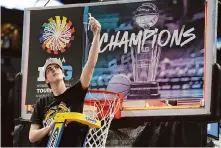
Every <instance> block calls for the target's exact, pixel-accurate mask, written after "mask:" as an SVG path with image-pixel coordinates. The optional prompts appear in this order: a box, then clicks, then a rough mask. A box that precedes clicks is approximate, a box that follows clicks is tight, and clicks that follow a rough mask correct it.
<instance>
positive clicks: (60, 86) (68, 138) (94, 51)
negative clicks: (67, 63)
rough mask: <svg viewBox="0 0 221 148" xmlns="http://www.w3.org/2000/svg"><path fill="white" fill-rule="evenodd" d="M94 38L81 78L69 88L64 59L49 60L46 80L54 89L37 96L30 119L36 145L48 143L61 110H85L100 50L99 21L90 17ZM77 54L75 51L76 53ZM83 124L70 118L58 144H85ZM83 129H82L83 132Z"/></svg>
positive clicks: (46, 68) (47, 61) (30, 137)
mask: <svg viewBox="0 0 221 148" xmlns="http://www.w3.org/2000/svg"><path fill="white" fill-rule="evenodd" d="M90 25H91V31H92V32H93V41H92V46H91V49H90V53H89V56H88V61H87V63H86V65H85V67H84V68H83V71H82V74H81V76H80V79H79V81H78V82H77V83H76V84H75V85H73V86H72V87H70V88H67V87H66V86H65V83H64V80H63V79H64V74H63V72H62V63H61V61H60V60H58V59H57V58H51V59H48V60H46V63H45V65H44V75H45V81H46V83H47V84H48V86H49V88H51V90H52V94H51V96H50V97H46V98H40V99H39V100H37V102H36V105H35V108H34V111H33V114H32V116H31V119H30V122H31V127H30V132H29V140H30V141H31V142H32V143H36V145H37V146H42V147H46V146H47V142H48V139H49V135H50V131H51V130H52V129H53V126H54V122H53V117H54V116H55V115H56V113H58V112H79V113H82V112H83V104H84V98H85V95H86V93H87V90H88V86H89V84H90V81H91V77H92V75H93V71H94V67H95V65H96V62H97V59H98V52H99V50H100V47H99V40H100V30H101V25H100V23H99V22H98V21H97V20H96V19H95V18H93V17H90ZM73 56H74V55H73ZM84 128H86V126H83V125H82V124H80V123H76V122H71V123H69V124H68V125H67V126H66V127H65V128H64V132H63V135H62V138H61V140H60V144H59V147H66V146H68V147H82V145H83V142H84V136H85V133H84V130H83V129H84ZM82 132H83V133H82Z"/></svg>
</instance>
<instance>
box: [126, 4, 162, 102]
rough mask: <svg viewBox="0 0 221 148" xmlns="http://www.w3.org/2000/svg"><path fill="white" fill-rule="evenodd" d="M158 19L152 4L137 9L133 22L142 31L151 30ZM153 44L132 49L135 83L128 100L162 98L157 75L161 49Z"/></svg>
mask: <svg viewBox="0 0 221 148" xmlns="http://www.w3.org/2000/svg"><path fill="white" fill-rule="evenodd" d="M149 15H150V16H149ZM158 17H159V12H158V10H157V7H156V6H155V5H154V4H151V3H144V4H142V6H140V7H138V8H137V10H136V12H135V16H134V18H133V20H134V21H135V24H136V25H138V26H139V27H141V28H142V29H149V28H150V27H152V26H153V25H155V24H156V22H157V20H158ZM152 44H153V43H152V40H146V41H145V42H144V43H143V44H142V47H141V49H140V50H138V49H137V46H134V47H132V48H131V58H132V68H133V76H134V82H133V83H132V84H131V87H130V93H129V95H128V96H127V99H156V98H159V97H160V94H159V93H158V88H159V84H158V83H157V82H156V73H157V68H158V63H159V60H160V54H161V47H160V46H159V45H158V44H157V43H156V44H154V45H152Z"/></svg>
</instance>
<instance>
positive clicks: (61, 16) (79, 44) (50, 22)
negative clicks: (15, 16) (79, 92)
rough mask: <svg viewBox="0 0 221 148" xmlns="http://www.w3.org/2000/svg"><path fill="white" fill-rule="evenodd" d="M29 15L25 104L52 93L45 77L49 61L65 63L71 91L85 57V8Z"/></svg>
mask: <svg viewBox="0 0 221 148" xmlns="http://www.w3.org/2000/svg"><path fill="white" fill-rule="evenodd" d="M30 15H31V16H30V42H29V59H28V79H27V99H26V104H34V103H35V102H36V100H37V99H38V98H41V97H44V96H46V95H48V94H49V93H50V89H49V88H48V86H47V84H46V83H45V77H44V74H43V66H44V64H45V61H46V59H48V58H55V57H56V58H59V59H60V60H61V61H62V63H63V69H64V73H65V83H66V85H67V86H68V87H69V86H71V84H72V83H75V82H76V81H77V79H79V78H80V74H81V71H82V64H81V63H82V54H83V52H82V51H83V40H82V38H83V20H82V19H83V8H74V9H73V8H65V9H59V10H57V9H50V10H43V11H39V10H33V11H31V14H30Z"/></svg>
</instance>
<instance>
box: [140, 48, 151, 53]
mask: <svg viewBox="0 0 221 148" xmlns="http://www.w3.org/2000/svg"><path fill="white" fill-rule="evenodd" d="M149 51H150V47H143V48H141V52H142V53H144V52H149Z"/></svg>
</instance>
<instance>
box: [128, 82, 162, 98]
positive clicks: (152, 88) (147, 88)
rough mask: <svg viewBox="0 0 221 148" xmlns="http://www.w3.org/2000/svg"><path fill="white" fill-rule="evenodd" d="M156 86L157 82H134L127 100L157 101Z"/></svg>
mask: <svg viewBox="0 0 221 148" xmlns="http://www.w3.org/2000/svg"><path fill="white" fill-rule="evenodd" d="M158 86H159V84H158V83H157V82H145V83H144V82H134V83H132V84H131V87H130V94H129V95H128V96H127V99H159V98H160V94H159V93H158Z"/></svg>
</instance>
